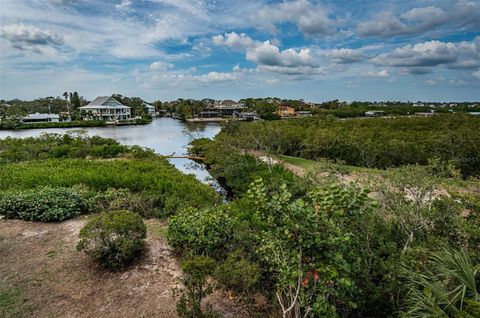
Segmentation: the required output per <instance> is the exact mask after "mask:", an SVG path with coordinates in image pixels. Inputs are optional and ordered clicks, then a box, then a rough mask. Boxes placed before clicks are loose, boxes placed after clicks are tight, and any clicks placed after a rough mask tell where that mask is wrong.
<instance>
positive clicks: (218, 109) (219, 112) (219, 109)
mask: <svg viewBox="0 0 480 318" xmlns="http://www.w3.org/2000/svg"><path fill="white" fill-rule="evenodd" d="M244 108H245V105H244V104H243V103H239V102H236V101H234V100H229V99H227V100H223V101H215V103H214V104H213V107H211V106H210V107H206V108H205V109H204V111H203V112H201V113H200V116H201V117H208V118H211V117H231V116H234V114H235V113H239V112H241V111H242V110H243V109H244Z"/></svg>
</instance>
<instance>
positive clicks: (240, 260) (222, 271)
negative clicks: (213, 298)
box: [215, 251, 261, 294]
mask: <svg viewBox="0 0 480 318" xmlns="http://www.w3.org/2000/svg"><path fill="white" fill-rule="evenodd" d="M215 277H216V278H217V280H218V282H219V283H220V285H221V286H222V287H224V288H227V289H230V290H233V291H235V292H236V293H239V294H247V293H250V292H253V291H255V289H256V288H257V287H258V283H259V281H260V277H261V271H260V266H259V265H258V264H255V263H252V262H250V261H248V260H246V259H245V255H244V253H243V252H242V251H234V252H232V253H230V255H228V257H227V259H226V260H225V262H224V263H223V264H222V265H220V266H219V267H218V268H217V270H216V271H215Z"/></svg>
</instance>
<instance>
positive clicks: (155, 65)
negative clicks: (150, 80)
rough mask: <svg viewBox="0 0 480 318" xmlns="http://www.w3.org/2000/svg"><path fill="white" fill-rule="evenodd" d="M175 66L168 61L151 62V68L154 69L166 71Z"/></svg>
mask: <svg viewBox="0 0 480 318" xmlns="http://www.w3.org/2000/svg"><path fill="white" fill-rule="evenodd" d="M173 67H174V65H173V64H172V63H166V62H162V61H156V62H153V63H152V64H150V70H152V71H165V70H168V69H171V68H173Z"/></svg>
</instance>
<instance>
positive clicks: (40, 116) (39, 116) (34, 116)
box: [22, 113, 60, 120]
mask: <svg viewBox="0 0 480 318" xmlns="http://www.w3.org/2000/svg"><path fill="white" fill-rule="evenodd" d="M59 118H60V116H58V115H57V114H40V113H35V114H28V115H27V116H25V117H23V118H22V119H23V120H28V119H59Z"/></svg>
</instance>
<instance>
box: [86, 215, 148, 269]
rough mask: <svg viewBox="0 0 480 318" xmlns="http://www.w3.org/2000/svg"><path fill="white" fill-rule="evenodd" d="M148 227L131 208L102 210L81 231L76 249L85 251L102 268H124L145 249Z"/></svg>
mask: <svg viewBox="0 0 480 318" xmlns="http://www.w3.org/2000/svg"><path fill="white" fill-rule="evenodd" d="M146 236H147V229H146V226H145V223H143V220H142V218H141V217H140V216H139V215H138V214H135V213H133V212H130V211H115V212H105V213H101V214H99V215H97V216H95V217H93V218H92V219H90V220H89V221H88V223H87V224H86V225H85V226H84V227H83V228H82V230H81V231H80V241H79V242H78V245H77V250H79V251H84V252H86V253H87V254H88V255H89V256H90V257H91V258H93V259H94V260H95V261H97V262H98V263H100V264H101V265H102V266H103V267H105V268H108V269H113V270H118V269H122V268H124V267H125V266H126V265H128V264H129V263H130V262H131V261H133V260H134V259H135V258H136V257H137V256H138V255H139V254H140V252H141V251H142V250H143V247H144V244H145V238H146Z"/></svg>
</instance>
